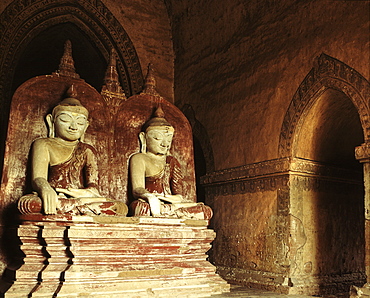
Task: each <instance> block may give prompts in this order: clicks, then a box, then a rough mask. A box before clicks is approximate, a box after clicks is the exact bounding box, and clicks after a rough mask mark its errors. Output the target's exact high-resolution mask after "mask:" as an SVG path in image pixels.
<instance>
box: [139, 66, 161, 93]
mask: <svg viewBox="0 0 370 298" xmlns="http://www.w3.org/2000/svg"><path fill="white" fill-rule="evenodd" d="M155 87H156V82H155V78H154V75H153V67H152V64H151V63H149V65H148V72H147V74H146V78H145V85H144V90H143V92H142V93H146V94H150V95H159V94H158V92H157V90H155Z"/></svg>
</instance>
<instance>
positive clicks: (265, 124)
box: [0, 0, 370, 291]
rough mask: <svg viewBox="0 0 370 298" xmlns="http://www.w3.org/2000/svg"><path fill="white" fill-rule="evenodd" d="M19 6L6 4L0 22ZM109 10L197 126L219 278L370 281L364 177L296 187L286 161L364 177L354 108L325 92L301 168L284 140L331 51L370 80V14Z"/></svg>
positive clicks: (252, 7)
mask: <svg viewBox="0 0 370 298" xmlns="http://www.w3.org/2000/svg"><path fill="white" fill-rule="evenodd" d="M11 2H12V1H10V0H4V1H2V2H1V3H0V13H1V12H3V11H4V9H5V8H6V6H7V5H8V4H9V3H11ZM61 2H62V1H61ZM102 2H103V3H104V4H105V5H106V7H107V8H108V9H109V10H110V12H111V13H112V14H113V15H114V16H115V18H116V19H117V20H118V21H119V23H120V24H121V25H122V27H123V28H124V29H125V31H126V32H127V33H128V35H129V37H130V39H131V41H132V43H133V45H134V46H135V49H136V51H137V55H138V57H139V60H140V64H141V68H142V72H143V74H145V73H146V66H147V64H148V63H153V65H154V69H155V71H156V78H157V90H158V91H159V92H160V94H161V95H163V96H164V97H165V98H167V99H168V100H170V101H173V102H174V103H175V104H176V105H177V106H178V107H179V108H183V107H184V106H186V105H188V106H191V108H192V110H193V112H194V115H195V118H193V120H194V119H196V120H197V123H198V124H201V125H202V130H198V131H197V132H198V134H197V136H196V137H197V138H198V141H199V142H200V144H201V146H202V148H201V150H199V151H196V154H197V152H198V154H200V155H202V156H200V157H199V158H200V159H202V158H203V159H206V160H205V161H204V164H207V165H208V166H207V169H203V173H202V175H203V174H204V173H206V174H207V175H208V176H207V175H206V176H205V178H204V177H203V179H202V184H199V185H198V186H197V187H199V188H202V189H203V190H204V192H205V201H206V203H207V204H209V205H210V206H211V207H212V208H213V209H214V218H213V219H212V222H211V227H212V228H214V229H215V231H216V232H217V237H216V240H215V242H214V246H213V248H212V250H211V252H210V256H211V259H212V261H213V262H214V263H215V264H216V265H217V266H219V268H220V273H221V276H223V277H225V278H227V280H229V281H230V282H236V283H242V284H243V283H244V284H246V283H248V281H250V280H252V281H253V282H252V284H254V285H257V286H261V287H262V286H265V287H270V288H271V289H275V290H276V289H279V286H281V285H284V286H285V287H287V288H289V287H292V284H295V283H296V284H300V283H302V282H303V280H304V279H306V280H308V279H309V278H308V277H312V278H314V277H315V276H318V275H319V276H320V275H322V276H324V275H326V276H328V275H329V276H333V278H334V277H335V276H338V275H344V274H349V275H351V274H355V273H357V272H360V273H362V274H363V273H364V271H365V269H364V267H365V263H364V256H365V244H364V241H365V235H364V234H365V232H364V231H365V230H364V223H365V219H364V217H363V214H364V212H363V211H364V200H363V196H364V195H363V193H364V188H363V184H362V179H363V177H362V176H361V175H360V176H356V177H358V178H356V179H349V178H348V176H345V177H343V176H340V175H339V177H338V176H337V175H336V174H333V175H332V176H330V175H329V177H326V178H325V179H322V177H321V175H320V173H313V174H312V173H311V174H310V175H308V176H307V175H306V173H303V174H302V173H299V175H296V176H295V175H294V174H292V173H291V172H290V170H291V169H290V166H289V163H290V162H291V161H285V160H282V159H280V158H286V157H289V158H295V157H298V158H302V159H306V160H310V161H315V162H318V163H320V164H324V166H325V165H327V164H329V165H330V164H331V163H334V164H335V165H336V166H338V167H340V168H342V167H343V168H348V169H350V170H354V171H356V173H359V172H361V171H362V170H361V169H362V168H361V167H362V166H361V164H360V163H359V162H358V161H356V160H355V159H354V148H355V146H359V145H361V143H362V142H364V135H363V131H362V129H361V123H360V121H359V118H358V114H357V110H356V108H355V107H354V106H353V104H352V102H351V101H350V100H349V98H348V97H346V96H344V95H343V94H342V93H340V92H339V93H338V92H337V91H329V92H328V93H326V95H323V96H322V97H320V98H319V100H318V101H317V104H316V105H314V106H313V108H312V110H311V112H310V113H308V114H307V115H306V116H305V117H306V118H305V120H304V122H303V123H302V129H301V130H300V131H299V134H298V135H297V136H296V138H295V144H294V148H293V151H292V156H279V138H280V134H281V130H282V124H283V120H284V116H285V114H286V112H287V110H288V107H289V104H290V103H291V101H292V99H293V97H294V95H295V93H296V91H297V89H298V88H299V86H300V84H301V83H302V81H304V79H305V77H306V76H307V75H308V73H309V72H310V70H311V69H312V68H313V67H314V66H315V61H316V59H317V57H318V56H320V55H321V54H322V53H324V54H326V55H329V56H330V57H333V58H335V59H338V60H339V61H341V62H342V63H344V64H346V65H348V66H349V67H351V68H353V69H354V70H356V71H357V72H358V73H359V74H361V75H362V76H363V77H364V79H366V80H367V81H369V80H370V67H369V66H370V58H369V48H370V39H369V34H370V31H369V26H370V12H369V2H368V1H349V0H348V1H345V0H343V1H340V0H309V1H294V0H287V1H283V2H282V1H272V0H266V1H258V0H253V1H237V0H227V1H202V0H197V1H189V0H183V1H177V0H165V1H161V0H155V1H154V2H153V1H149V0H140V1H135V3H133V4H129V3H128V2H126V1H123V0H120V1H113V0H102ZM0 42H1V39H0ZM35 63H37V61H35ZM53 67H54V68H56V65H55V66H53ZM77 72H78V69H77ZM367 108H369V107H367ZM348 122H350V123H349V124H348V125H347V126H346V125H344V124H343V123H348ZM192 124H194V123H192ZM195 128H197V127H195V126H194V125H193V129H195ZM333 131H334V132H335V133H334V134H333V133H332V132H333ZM203 138H204V139H205V140H207V142H205V141H204V140H203ZM348 144H349V145H348ZM351 152H353V155H352V153H351ZM210 157H212V158H210ZM196 160H197V159H196ZM285 162H287V164H285ZM281 163H284V165H282V166H281ZM265 165H267V166H266V167H267V169H266V168H265ZM239 172H243V173H244V174H242V175H241V174H240V175H239ZM334 172H335V171H334ZM245 173H246V174H245ZM295 174H297V173H295ZM356 175H357V174H356ZM348 222H349V223H350V226H348V225H347V223H348ZM292 231H295V235H296V236H295V238H294V239H292V237H291V232H292ZM351 231H352V232H353V231H356V232H354V233H352V232H351ZM333 255H334V256H335V257H332V256H333ZM353 276H354V275H352V276H349V277H348V278H347V280H352V279H353V278H358V276H355V277H353ZM361 278H363V276H362V275H361V276H360V279H361ZM362 281H363V279H361V282H362ZM324 282H325V281H324V280H315V281H312V284H316V285H320V283H324ZM335 283H336V284H338V283H340V282H337V281H336V280H334V281H333V282H332V284H335ZM282 291H283V290H282Z"/></svg>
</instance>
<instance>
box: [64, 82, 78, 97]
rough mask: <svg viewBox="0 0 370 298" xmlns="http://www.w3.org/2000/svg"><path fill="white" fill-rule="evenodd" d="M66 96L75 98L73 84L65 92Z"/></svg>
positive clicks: (75, 92)
mask: <svg viewBox="0 0 370 298" xmlns="http://www.w3.org/2000/svg"><path fill="white" fill-rule="evenodd" d="M66 95H67V97H69V98H77V90H76V87H75V85H74V84H72V85H71V86H70V87H69V88H68V90H67V92H66Z"/></svg>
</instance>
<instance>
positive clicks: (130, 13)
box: [0, 0, 174, 102]
mask: <svg viewBox="0 0 370 298" xmlns="http://www.w3.org/2000/svg"><path fill="white" fill-rule="evenodd" d="M11 2H12V1H10V0H4V1H1V3H0V13H2V12H3V10H4V9H5V8H6V7H7V6H8V5H9V4H10V3H11ZM55 2H56V1H55ZM102 2H103V3H104V4H105V5H106V6H107V8H108V9H109V10H110V12H111V13H112V14H113V15H114V16H115V18H117V20H118V21H119V22H120V23H121V25H122V27H123V28H124V30H125V31H126V32H127V34H128V35H129V37H130V39H131V40H132V42H133V44H134V46H135V49H136V51H137V54H138V56H139V60H140V64H141V67H142V70H143V74H144V75H145V74H146V72H147V66H148V63H152V64H153V67H154V70H155V74H156V79H157V90H158V91H159V92H160V94H161V95H162V96H164V97H165V98H167V99H168V100H169V101H171V102H173V100H174V99H173V84H174V71H173V63H174V53H173V46H172V40H171V28H170V22H169V19H168V14H167V10H166V7H165V5H164V3H163V1H162V0H155V1H149V0H140V1H135V3H131V2H127V1H122V0H120V1H110V0H102ZM92 63H93V61H92ZM55 68H57V65H56V66H55ZM77 71H78V70H77ZM99 91H100V90H99Z"/></svg>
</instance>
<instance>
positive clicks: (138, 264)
mask: <svg viewBox="0 0 370 298" xmlns="http://www.w3.org/2000/svg"><path fill="white" fill-rule="evenodd" d="M22 220H23V221H22V224H21V225H20V226H19V227H18V228H17V234H18V237H19V239H20V241H21V242H22V245H21V250H22V251H23V253H24V254H25V257H24V259H23V265H22V266H21V267H20V268H19V269H17V270H15V269H12V268H8V269H7V270H6V271H7V274H5V275H4V276H10V275H11V274H9V273H11V271H14V272H13V273H15V279H16V280H15V281H14V283H13V284H12V285H11V287H10V288H9V289H8V290H6V292H5V297H17V298H18V297H80V296H83V297H97V298H99V297H101V298H102V297H114V296H115V297H169V296H175V297H180V296H181V297H184V296H185V297H205V296H210V295H212V294H217V293H222V292H227V291H229V285H228V284H227V283H226V282H225V281H224V280H223V279H222V278H221V277H219V276H218V275H217V274H216V273H215V267H214V266H213V265H212V264H211V263H209V262H208V261H207V255H206V252H207V251H208V250H209V249H210V247H211V245H210V244H211V242H212V241H213V239H214V238H215V233H214V232H213V231H212V230H210V229H207V225H208V222H207V221H203V220H180V219H166V218H163V219H161V218H149V217H147V218H144V217H141V218H138V217H136V218H134V217H132V218H129V217H107V216H96V217H82V216H80V217H73V218H72V217H70V218H66V217H64V218H61V217H58V216H44V217H41V216H25V217H23V218H22ZM3 278H4V277H3ZM4 284H5V283H4V280H3V287H2V288H4ZM3 291H4V290H3Z"/></svg>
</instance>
